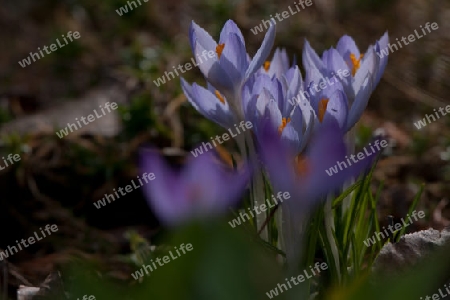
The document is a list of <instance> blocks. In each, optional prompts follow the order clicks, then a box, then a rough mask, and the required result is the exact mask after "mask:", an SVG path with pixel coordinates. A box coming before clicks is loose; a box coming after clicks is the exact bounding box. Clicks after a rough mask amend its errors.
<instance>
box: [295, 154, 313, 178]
mask: <svg viewBox="0 0 450 300" xmlns="http://www.w3.org/2000/svg"><path fill="white" fill-rule="evenodd" d="M309 171H310V165H309V162H308V159H307V158H306V157H304V156H303V155H301V154H299V155H297V157H295V173H296V174H297V175H299V176H305V175H306V174H308V173H309Z"/></svg>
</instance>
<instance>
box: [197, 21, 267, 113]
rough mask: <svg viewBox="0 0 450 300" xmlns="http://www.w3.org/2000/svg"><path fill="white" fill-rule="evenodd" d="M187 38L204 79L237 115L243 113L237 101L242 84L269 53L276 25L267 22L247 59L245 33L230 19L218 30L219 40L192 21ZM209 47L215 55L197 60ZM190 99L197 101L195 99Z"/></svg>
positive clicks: (198, 104) (207, 51) (257, 68)
mask: <svg viewBox="0 0 450 300" xmlns="http://www.w3.org/2000/svg"><path fill="white" fill-rule="evenodd" d="M189 40H190V43H191V47H192V51H193V53H194V54H195V57H196V59H197V62H198V63H199V65H198V66H199V69H200V71H201V72H202V73H203V75H204V76H205V78H206V80H207V81H208V82H210V83H211V85H212V86H214V87H215V88H216V89H217V90H218V92H219V93H220V94H221V95H223V96H224V97H223V99H226V101H228V102H229V107H230V108H231V111H233V112H234V114H236V115H237V116H238V117H242V104H241V103H240V99H241V98H240V92H241V88H242V85H243V84H244V82H245V81H246V80H247V79H248V78H250V76H251V75H253V74H254V73H255V72H256V71H258V70H259V69H260V67H261V66H262V64H263V62H264V61H265V60H266V58H267V56H268V55H269V54H270V51H271V49H272V46H273V42H274V40H275V26H274V25H272V26H270V28H269V30H268V31H267V33H266V35H265V37H264V40H263V42H262V44H261V47H260V48H259V49H258V51H257V52H256V54H255V56H254V57H253V59H250V57H249V55H248V54H247V51H246V48H245V41H244V37H243V36H242V33H241V31H240V30H239V28H238V27H237V25H236V23H234V22H233V21H232V20H228V21H227V22H226V23H225V25H224V27H223V29H222V31H221V33H220V39H219V43H217V42H216V41H215V40H214V39H213V38H212V37H211V35H210V34H209V33H208V32H206V31H205V30H204V29H203V28H201V27H200V26H198V25H197V24H196V23H195V22H192V24H191V27H190V30H189ZM210 51H214V52H215V53H216V55H215V56H214V57H213V58H209V59H206V60H205V61H202V63H200V62H199V61H198V57H200V56H201V55H204V53H209V52H210ZM193 100H194V101H198V100H197V99H193ZM199 102H200V101H199ZM201 105H202V104H201V103H197V106H198V107H200V106H201Z"/></svg>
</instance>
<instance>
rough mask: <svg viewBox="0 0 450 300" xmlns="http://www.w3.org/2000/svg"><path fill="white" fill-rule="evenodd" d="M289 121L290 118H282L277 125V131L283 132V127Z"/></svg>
mask: <svg viewBox="0 0 450 300" xmlns="http://www.w3.org/2000/svg"><path fill="white" fill-rule="evenodd" d="M290 121H291V118H287V119H286V118H283V119H281V125H280V126H278V133H279V134H281V133H282V132H283V129H284V127H286V125H287V124H288V123H289V122H290Z"/></svg>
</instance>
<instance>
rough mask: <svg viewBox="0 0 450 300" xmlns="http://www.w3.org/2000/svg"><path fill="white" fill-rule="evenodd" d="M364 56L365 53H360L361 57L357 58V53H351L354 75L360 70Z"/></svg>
mask: <svg viewBox="0 0 450 300" xmlns="http://www.w3.org/2000/svg"><path fill="white" fill-rule="evenodd" d="M363 57H364V54H360V55H359V58H358V59H356V56H355V54H353V53H352V54H350V60H351V61H352V65H353V67H352V76H353V77H355V74H356V71H358V69H359V67H360V66H361V59H362V58H363Z"/></svg>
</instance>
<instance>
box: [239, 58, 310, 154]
mask: <svg viewBox="0 0 450 300" xmlns="http://www.w3.org/2000/svg"><path fill="white" fill-rule="evenodd" d="M302 86H303V84H302V78H301V74H300V70H299V69H298V67H297V66H294V67H292V68H290V69H288V70H286V71H285V74H282V75H280V77H277V76H276V74H274V75H273V76H272V77H270V76H269V75H267V74H264V73H260V74H257V75H256V76H255V78H254V80H251V81H249V82H247V83H246V85H245V86H244V89H243V94H244V95H243V103H244V111H245V115H246V118H247V120H249V121H250V122H252V124H253V130H254V131H255V133H256V136H259V134H260V132H261V129H262V128H264V126H266V125H268V126H270V127H271V129H272V130H274V131H277V132H278V134H279V135H280V136H281V139H282V140H283V141H285V142H286V143H287V144H288V145H290V148H292V150H293V151H297V152H300V151H301V150H302V149H303V148H304V146H305V144H306V142H307V140H308V138H309V133H310V132H311V128H312V122H313V118H312V116H313V115H312V112H311V111H308V110H306V109H304V110H303V111H302V109H301V105H298V101H297V99H299V98H300V96H301V92H302V91H303V88H302ZM294 95H296V96H297V97H295V96H294ZM304 104H307V101H306V102H305V103H304ZM308 107H309V106H308ZM303 114H305V116H304V115H303Z"/></svg>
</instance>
